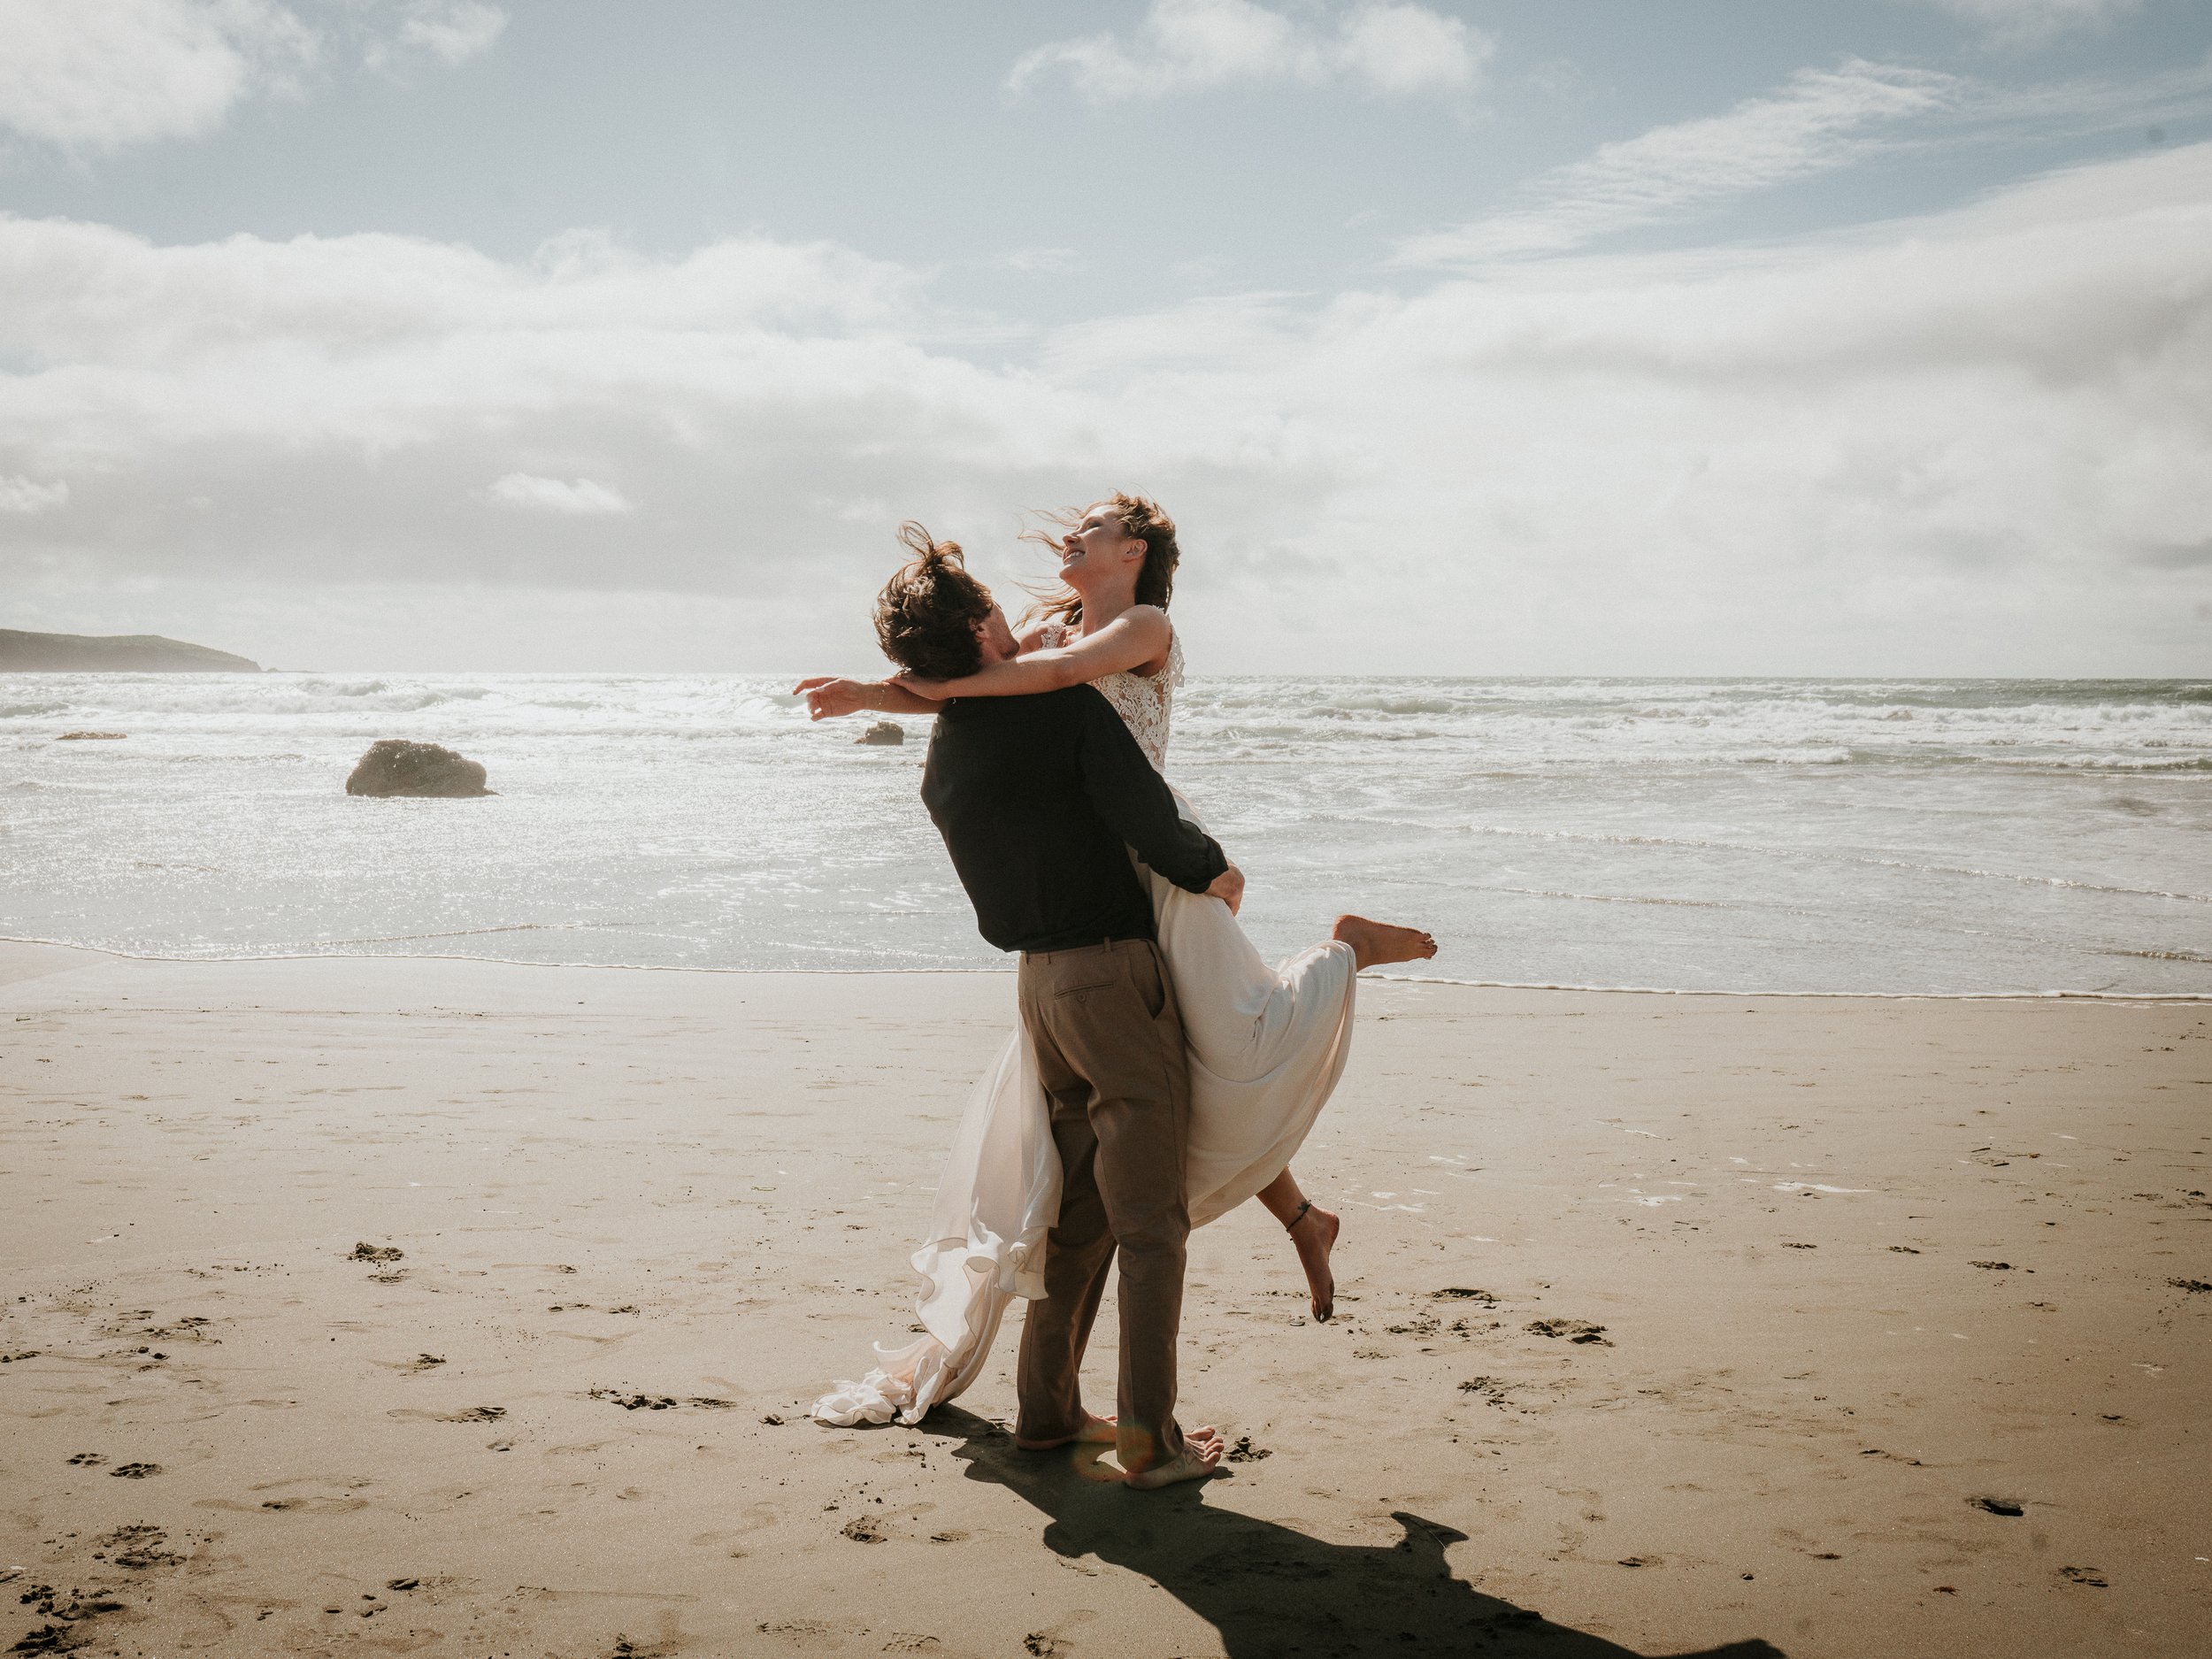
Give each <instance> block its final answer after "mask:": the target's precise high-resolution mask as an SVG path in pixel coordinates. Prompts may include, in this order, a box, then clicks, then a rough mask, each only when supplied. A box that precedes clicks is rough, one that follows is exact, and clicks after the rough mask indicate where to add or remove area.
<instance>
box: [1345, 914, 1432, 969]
mask: <svg viewBox="0 0 2212 1659" xmlns="http://www.w3.org/2000/svg"><path fill="white" fill-rule="evenodd" d="M1329 937H1330V938H1332V939H1340V940H1342V941H1344V942H1345V943H1346V944H1348V945H1349V946H1351V948H1352V960H1353V961H1354V962H1355V963H1356V964H1358V965H1359V966H1360V967H1363V968H1379V967H1382V966H1384V965H1385V964H1388V963H1393V962H1423V961H1426V960H1427V959H1428V958H1429V957H1431V956H1434V955H1435V954H1436V941H1435V940H1433V939H1432V938H1430V937H1429V935H1428V934H1426V933H1423V932H1422V931H1421V930H1420V929H1419V928H1417V927H1398V926H1393V925H1392V924H1391V923H1389V922H1371V921H1369V920H1368V919H1367V918H1365V917H1364V916H1340V917H1338V918H1336V926H1334V927H1333V928H1331V929H1330V930H1329Z"/></svg>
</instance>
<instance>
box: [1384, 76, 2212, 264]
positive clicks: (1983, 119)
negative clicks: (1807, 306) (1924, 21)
mask: <svg viewBox="0 0 2212 1659" xmlns="http://www.w3.org/2000/svg"><path fill="white" fill-rule="evenodd" d="M2208 110H2212V60H2207V61H2205V62H2202V63H2198V64H2194V65H2183V66H2181V67H2178V68H2175V69H2171V70H2168V71H2165V72H2163V73H2159V74H2154V75H2147V76H2139V77H2136V78H2134V79H2133V80H2131V81H2124V82H2122V81H2101V80H2080V81H2058V82H2050V83H2046V84H2042V85H2029V86H2018V87H1997V86H1992V85H1989V84H1987V83H1985V82H1981V81H1973V80H1970V79H1969V78H1967V77H1964V76H1960V75H1952V74H1946V73H1941V72H1939V71H1936V70H1929V69H1917V68H1913V67H1910V66H1907V65H1895V64H1877V63H1869V62H1867V61H1865V60H1863V59H1860V58H1850V59H1846V60H1845V61H1844V62H1843V63H1842V64H1840V65H1838V66H1837V67H1836V68H1834V69H1825V70H1824V69H1801V70H1799V71H1798V72H1797V73H1795V74H1793V75H1792V76H1791V77H1790V78H1789V80H1788V81H1786V82H1784V83H1783V85H1782V87H1781V88H1779V89H1778V91H1775V92H1772V93H1770V94H1768V95H1766V96H1762V97H1756V98H1748V99H1746V100H1745V101H1744V102H1743V103H1741V104H1738V105H1736V107H1735V108H1734V109H1732V110H1730V111H1726V112H1725V113H1724V114H1721V115H1715V116H1707V117H1703V118H1701V119H1697V120H1691V121H1679V122H1676V123H1673V124H1671V125H1669V126H1665V127H1653V128H1652V129H1651V130H1650V131H1648V132H1646V133H1642V134H1639V135H1637V136H1636V137H1634V138H1630V139H1624V140H1621V141H1619V142H1614V143H1609V144H1604V145H1601V146H1600V147H1599V148H1598V149H1597V150H1595V151H1594V152H1593V153H1592V154H1591V155H1590V156H1588V157H1586V158H1585V159H1584V160H1581V161H1578V162H1573V163H1571V164H1569V165H1566V166H1563V167H1557V168H1554V169H1553V170H1552V171H1551V172H1549V173H1545V174H1544V175H1542V176H1541V177H1540V178H1539V179H1537V180H1535V181H1534V182H1533V183H1532V184H1530V185H1529V186H1527V187H1526V188H1525V189H1523V190H1522V191H1521V192H1520V195H1521V196H1522V198H1523V199H1524V201H1525V205H1523V206H1517V207H1509V208H1507V209H1506V210H1504V211H1500V212H1497V213H1494V214H1492V215H1491V216H1490V217H1488V218H1486V219H1479V220H1477V221H1476V222H1474V223H1473V224H1470V225H1463V226H1459V227H1455V228H1452V229H1449V230H1445V231H1440V232H1434V233H1431V234H1425V235H1420V236H1415V237H1411V238H1409V239H1407V240H1406V241H1405V242H1402V243H1400V244H1399V246H1398V248H1397V249H1396V250H1395V251H1394V256H1393V259H1392V263H1393V264H1394V265H1398V266H1420V265H1440V266H1479V265H1484V264H1486V263H1488V262H1490V261H1492V260H1497V259H1509V258H1515V257H1528V256H1535V255H1545V254H1555V253H1560V252H1563V251H1566V250H1571V249H1577V248H1580V247H1582V246H1584V245H1586V244H1587V243H1589V242H1594V241H1596V240H1598V239H1600V238H1601V237H1604V236H1608V235H1612V234H1617V233H1618V232H1622V231H1627V230H1632V229H1635V228H1638V227H1642V226H1647V225H1655V224H1662V223H1666V222H1670V221H1676V220H1682V219H1695V218H1698V217H1701V216H1702V215H1705V214H1708V213H1709V212H1712V211H1716V210H1717V209H1718V208H1720V207H1722V206H1724V204H1728V203H1730V202H1732V201H1735V200H1737V199H1739V198H1740V197H1743V196H1750V195H1753V194H1755V193H1756V192H1759V191H1762V190H1770V189H1773V188H1777V187H1778V186H1781V185H1785V184H1788V183H1791V182H1793V181H1795V180H1803V179H1809V178H1814V177H1816V176H1818V175H1819V174H1822V173H1833V172H1836V171H1839V170H1840V169H1842V168H1846V167H1850V166H1854V165H1857V164H1858V163H1860V162H1862V161H1864V160H1866V159H1868V158H1869V157H1874V156H1878V155H1884V154H1891V153H1895V152H1898V151H1901V150H1909V149H1926V148H1931V147H1933V146H1936V145H1939V144H1956V143H1962V142H2009V141H2012V140H2016V139H2020V138H2024V137H2046V138H2047V137H2055V136H2080V135H2084V134H2091V133H2098V132H2108V131H2112V130H2115V129H2128V128H2137V127H2141V126H2142V125H2144V124H2145V123H2146V122H2148V121H2157V120H2171V119H2184V118H2185V117H2188V116H2192V115H2201V114H2203V113H2205V112H2206V111H2208Z"/></svg>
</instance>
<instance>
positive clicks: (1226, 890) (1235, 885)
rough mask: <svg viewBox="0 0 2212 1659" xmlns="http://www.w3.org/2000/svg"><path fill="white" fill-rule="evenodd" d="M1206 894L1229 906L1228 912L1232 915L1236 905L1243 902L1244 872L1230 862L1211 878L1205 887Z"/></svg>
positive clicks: (1236, 907) (1234, 912)
mask: <svg viewBox="0 0 2212 1659" xmlns="http://www.w3.org/2000/svg"><path fill="white" fill-rule="evenodd" d="M1206 896H1207V897H1208V898H1210V899H1219V900H1220V901H1221V902H1223V903H1224V904H1225V905H1227V906H1228V907H1229V914H1230V915H1232V916H1234V915H1235V914H1236V913H1237V910H1238V907H1240V905H1242V904H1243V902H1244V872H1243V871H1241V870H1240V869H1238V868H1237V867H1236V866H1235V865H1234V864H1231V865H1230V866H1229V867H1228V868H1227V869H1226V870H1224V871H1223V872H1221V873H1220V874H1219V875H1217V876H1216V877H1215V878H1214V879H1213V882H1212V884H1211V885H1210V887H1207V889H1206Z"/></svg>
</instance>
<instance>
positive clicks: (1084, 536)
mask: <svg viewBox="0 0 2212 1659" xmlns="http://www.w3.org/2000/svg"><path fill="white" fill-rule="evenodd" d="M1142 557H1144V541H1143V538H1141V537H1140V536H1133V535H1131V534H1129V532H1128V529H1127V528H1126V527H1125V526H1124V525H1123V524H1122V521H1121V514H1120V513H1119V511H1117V510H1116V509H1115V508H1114V507H1113V506H1112V505H1111V504H1108V505H1106V506H1103V507H1094V508H1092V509H1091V510H1090V511H1088V512H1087V513H1085V514H1084V515H1083V522H1082V523H1080V524H1079V525H1077V526H1075V528H1074V529H1072V530H1071V531H1069V532H1068V533H1067V534H1065V535H1064V536H1062V537H1061V538H1060V578H1061V580H1063V581H1068V582H1074V583H1078V584H1080V583H1081V582H1083V581H1085V580H1093V579H1095V578H1096V577H1098V576H1100V575H1102V574H1105V573H1107V572H1118V570H1119V569H1120V568H1121V567H1122V566H1123V565H1125V564H1127V563H1128V562H1129V561H1131V560H1133V559H1141V558H1142Z"/></svg>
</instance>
